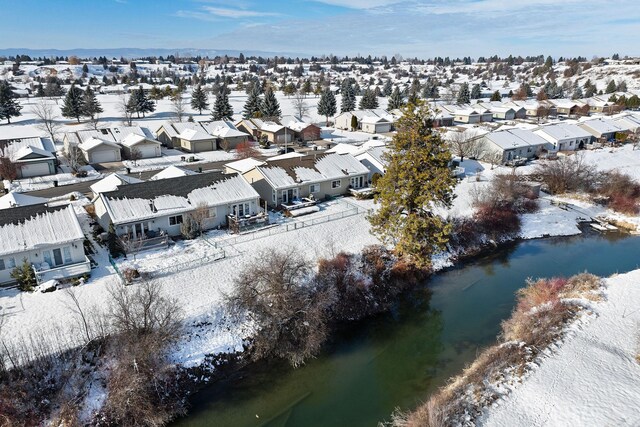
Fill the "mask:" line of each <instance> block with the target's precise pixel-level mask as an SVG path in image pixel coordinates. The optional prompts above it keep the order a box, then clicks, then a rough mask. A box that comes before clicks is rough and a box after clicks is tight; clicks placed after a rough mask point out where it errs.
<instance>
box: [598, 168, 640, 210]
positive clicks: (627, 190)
mask: <svg viewBox="0 0 640 427" xmlns="http://www.w3.org/2000/svg"><path fill="white" fill-rule="evenodd" d="M594 193H595V194H596V195H597V196H599V197H602V198H605V200H606V201H607V202H606V204H607V206H608V207H610V208H611V209H613V210H614V211H617V212H621V213H623V214H627V215H637V214H638V213H640V184H638V183H637V182H636V181H634V179H633V178H631V177H630V176H629V175H626V174H623V173H620V172H618V171H610V172H605V173H603V174H602V175H601V177H600V180H599V184H598V186H597V187H596V188H595V189H594Z"/></svg>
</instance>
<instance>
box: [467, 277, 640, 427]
mask: <svg viewBox="0 0 640 427" xmlns="http://www.w3.org/2000/svg"><path fill="white" fill-rule="evenodd" d="M606 284H607V290H606V297H607V300H606V301H604V302H602V303H599V304H596V305H595V318H590V319H587V321H586V322H585V323H584V324H581V323H578V324H577V325H576V326H575V327H573V328H572V330H571V331H570V332H569V336H568V338H567V340H566V341H565V342H564V343H563V344H561V345H560V346H559V348H558V349H557V351H556V352H555V353H553V354H552V355H551V356H549V357H548V358H547V359H544V360H543V362H542V364H541V366H540V367H539V368H538V369H536V370H535V371H534V372H533V373H532V374H531V375H530V376H529V377H528V378H526V379H525V380H524V383H523V384H522V385H520V386H519V387H517V388H516V389H515V391H513V392H512V393H511V394H510V395H509V396H508V397H507V398H506V399H505V400H504V401H498V403H497V405H498V406H497V407H493V408H490V409H489V411H488V415H487V416H486V417H485V418H484V419H482V420H480V422H479V425H485V426H509V427H511V426H639V425H640V363H639V362H638V361H636V359H635V358H636V355H637V354H638V353H639V352H640V347H639V339H640V308H639V306H638V303H637V302H638V301H640V270H635V271H632V272H630V273H627V274H624V275H621V276H615V277H612V278H609V279H607V280H606Z"/></svg>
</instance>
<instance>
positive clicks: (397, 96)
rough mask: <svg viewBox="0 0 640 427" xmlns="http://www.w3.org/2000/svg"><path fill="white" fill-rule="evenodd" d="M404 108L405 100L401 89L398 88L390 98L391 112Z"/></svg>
mask: <svg viewBox="0 0 640 427" xmlns="http://www.w3.org/2000/svg"><path fill="white" fill-rule="evenodd" d="M403 106H404V99H403V97H402V94H401V93H400V89H399V88H398V86H396V87H395V88H394V89H393V92H392V93H391V96H390V97H389V110H395V109H397V108H402V107H403Z"/></svg>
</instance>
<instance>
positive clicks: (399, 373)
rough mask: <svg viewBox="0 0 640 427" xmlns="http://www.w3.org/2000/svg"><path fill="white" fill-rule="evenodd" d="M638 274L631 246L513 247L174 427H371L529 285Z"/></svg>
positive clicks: (438, 375)
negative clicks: (535, 280)
mask: <svg viewBox="0 0 640 427" xmlns="http://www.w3.org/2000/svg"><path fill="white" fill-rule="evenodd" d="M639 265H640V238H639V237H629V236H625V235H621V234H606V235H603V234H595V233H593V232H587V233H586V234H584V235H582V236H576V237H569V238H552V239H543V240H532V241H524V242H520V243H517V244H514V245H512V246H509V247H507V248H504V249H501V250H499V251H498V252H496V253H495V254H492V255H490V256H487V257H483V258H481V259H478V260H476V261H474V262H471V263H467V264H466V265H464V266H461V267H459V268H455V269H452V270H449V271H446V272H443V273H441V274H438V275H436V276H434V277H432V278H431V279H430V280H429V281H428V283H427V284H426V286H425V287H424V288H422V289H418V290H416V291H414V292H412V294H411V295H407V296H406V297H405V298H403V301H401V302H400V304H399V306H398V308H397V309H396V310H394V311H393V312H392V313H388V314H385V315H383V316H378V317H376V318H374V319H367V320H366V321H364V322H360V323H358V324H355V325H353V326H352V327H350V328H349V330H348V331H343V332H342V333H341V334H340V335H339V336H337V337H335V339H334V340H333V343H332V344H330V345H328V346H327V349H326V351H324V352H323V354H321V355H320V356H319V357H318V358H316V359H314V360H311V361H309V362H308V363H307V364H306V365H305V366H303V367H301V368H298V369H295V370H294V369H291V368H290V367H289V366H288V365H286V364H284V363H270V364H258V365H255V366H252V367H251V368H250V369H247V370H244V371H243V372H241V373H238V374H237V375H236V376H235V377H233V378H230V379H229V380H226V381H222V382H218V383H216V384H214V385H212V386H210V387H209V388H207V389H204V390H203V391H202V392H200V393H198V394H197V395H196V396H194V398H193V399H192V408H191V410H190V413H189V416H188V417H187V418H184V419H181V420H179V421H178V422H176V423H175V424H174V425H175V426H181V427H182V426H193V427H195V426H270V427H274V426H288V427H292V426H304V427H320V426H322V427H326V426H375V425H376V424H377V423H378V421H381V420H388V419H389V415H390V414H391V413H392V412H393V410H394V408H396V407H399V408H402V409H405V410H408V409H412V408H414V407H415V406H416V405H417V404H418V403H420V402H421V401H423V400H424V399H425V398H427V396H428V395H429V393H431V392H432V391H433V390H435V389H436V388H437V387H440V386H441V385H443V384H444V383H445V382H446V380H447V379H448V378H450V377H451V376H453V375H455V374H457V373H459V372H460V370H461V369H462V368H463V367H464V365H465V364H467V363H469V362H470V361H472V360H473V359H474V357H475V355H476V353H477V351H478V350H479V349H480V348H482V347H483V346H486V345H488V344H491V343H493V342H494V341H495V339H496V335H497V334H498V332H499V330H500V322H501V321H502V320H503V319H505V318H507V317H508V316H509V314H510V312H511V310H512V309H513V305H514V300H515V298H514V292H515V291H516V290H517V289H519V288H521V287H523V286H524V282H525V280H526V279H527V278H528V277H551V276H570V275H573V274H575V273H579V272H583V271H589V272H590V273H594V274H597V275H602V276H609V275H611V274H613V273H616V272H620V273H622V272H626V271H629V270H633V269H636V268H638V266H639Z"/></svg>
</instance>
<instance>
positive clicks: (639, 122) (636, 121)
mask: <svg viewBox="0 0 640 427" xmlns="http://www.w3.org/2000/svg"><path fill="white" fill-rule="evenodd" d="M613 121H614V122H616V124H617V125H618V126H620V127H622V128H625V129H629V131H630V132H633V133H640V116H638V115H636V114H631V113H629V114H621V115H619V116H617V117H615V118H614V119H613Z"/></svg>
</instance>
